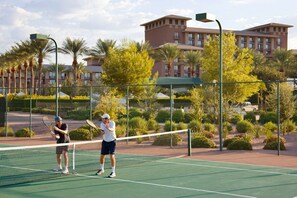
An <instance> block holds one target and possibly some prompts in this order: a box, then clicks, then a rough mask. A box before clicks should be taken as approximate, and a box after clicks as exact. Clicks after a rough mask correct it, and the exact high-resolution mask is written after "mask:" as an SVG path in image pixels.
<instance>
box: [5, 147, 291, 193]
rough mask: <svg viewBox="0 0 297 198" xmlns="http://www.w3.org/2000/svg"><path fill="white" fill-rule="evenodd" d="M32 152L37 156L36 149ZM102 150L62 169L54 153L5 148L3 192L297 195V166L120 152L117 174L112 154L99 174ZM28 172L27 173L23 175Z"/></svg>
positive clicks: (85, 154)
mask: <svg viewBox="0 0 297 198" xmlns="http://www.w3.org/2000/svg"><path fill="white" fill-rule="evenodd" d="M30 154H31V156H34V153H32V152H30ZM98 155H99V153H98V151H97V152H95V151H84V152H80V153H77V154H76V157H75V158H76V163H77V164H76V165H75V170H76V172H77V173H76V174H69V175H61V174H60V173H54V172H52V171H51V168H53V166H54V165H55V163H54V162H55V158H54V156H52V154H51V157H48V156H47V155H45V156H41V157H39V158H37V159H36V158H35V159H34V158H32V159H30V156H27V157H26V160H25V162H24V160H21V158H22V157H20V158H19V159H14V160H10V159H9V158H7V157H5V156H6V155H3V154H2V155H1V159H0V162H1V163H0V170H1V174H0V176H1V183H0V197H1V198H12V197H28V198H29V197H30V198H32V197H38V198H49V197H63V198H66V197H71V198H76V197H85V198H87V197H121V198H131V197H143V198H146V197H148V198H159V197H162V198H166V197H175V198H189V197H199V198H209V197H211V198H224V197H259V198H260V197H266V198H274V197H275V198H288V197H290V198H292V197H295V196H297V170H295V169H286V168H277V167H265V166H255V165H247V164H232V163H222V162H211V161H202V160H193V159H189V158H183V157H171V158H166V157H160V156H158V157H156V156H154V157H150V156H142V155H125V154H117V159H118V166H117V171H116V172H117V177H115V178H107V177H106V176H107V175H108V174H109V173H110V169H109V161H108V160H107V161H106V163H105V166H106V170H105V173H104V175H103V176H96V175H95V172H96V170H97V168H98ZM43 158H44V159H43ZM18 160H19V161H20V162H18ZM21 161H22V162H21ZM8 172H11V173H8ZM36 172H37V173H36ZM31 175H32V177H31ZM25 177H27V178H29V179H27V180H23V178H25ZM7 181H8V182H7ZM18 181H19V182H18Z"/></svg>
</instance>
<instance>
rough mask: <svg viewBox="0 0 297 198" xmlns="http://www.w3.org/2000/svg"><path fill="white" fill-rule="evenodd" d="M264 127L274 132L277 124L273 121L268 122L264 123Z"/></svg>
mask: <svg viewBox="0 0 297 198" xmlns="http://www.w3.org/2000/svg"><path fill="white" fill-rule="evenodd" d="M264 128H265V129H267V130H269V131H271V132H274V131H276V130H277V126H276V124H274V123H272V122H267V123H266V124H264Z"/></svg>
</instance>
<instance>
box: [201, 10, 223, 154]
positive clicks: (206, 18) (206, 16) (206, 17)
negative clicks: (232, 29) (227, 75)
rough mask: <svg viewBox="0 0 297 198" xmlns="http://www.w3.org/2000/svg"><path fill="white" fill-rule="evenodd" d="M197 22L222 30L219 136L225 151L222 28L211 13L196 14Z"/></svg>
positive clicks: (221, 148) (221, 45)
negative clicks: (215, 26)
mask: <svg viewBox="0 0 297 198" xmlns="http://www.w3.org/2000/svg"><path fill="white" fill-rule="evenodd" d="M196 20H197V21H201V22H204V23H207V22H214V21H215V22H217V24H218V25H219V30H220V35H219V36H220V71H219V75H220V76H219V84H220V102H219V109H220V119H219V136H220V151H222V150H223V141H222V134H223V43H222V34H223V31H222V26H221V23H220V21H219V20H217V19H216V17H215V16H214V15H212V14H209V13H200V14H196Z"/></svg>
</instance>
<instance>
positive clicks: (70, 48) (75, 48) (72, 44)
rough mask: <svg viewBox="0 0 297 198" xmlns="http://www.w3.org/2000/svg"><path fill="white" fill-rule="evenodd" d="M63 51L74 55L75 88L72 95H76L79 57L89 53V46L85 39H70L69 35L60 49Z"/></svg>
mask: <svg viewBox="0 0 297 198" xmlns="http://www.w3.org/2000/svg"><path fill="white" fill-rule="evenodd" d="M59 50H60V51H61V53H63V54H68V55H71V56H72V60H73V61H72V67H73V81H74V82H73V90H72V95H73V96H75V95H76V84H77V67H78V62H77V60H78V58H79V57H80V56H83V55H84V54H86V53H87V51H88V47H87V43H86V41H85V40H84V39H73V40H72V39H70V38H69V37H67V38H66V39H65V41H63V43H62V48H60V49H59Z"/></svg>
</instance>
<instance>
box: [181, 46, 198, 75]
mask: <svg viewBox="0 0 297 198" xmlns="http://www.w3.org/2000/svg"><path fill="white" fill-rule="evenodd" d="M200 58H201V52H200V51H187V52H185V53H184V58H183V59H184V61H185V63H186V65H188V66H189V67H190V77H194V74H195V68H196V69H197V70H198V71H199V62H200ZM199 74H200V73H199ZM198 77H199V76H198Z"/></svg>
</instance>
